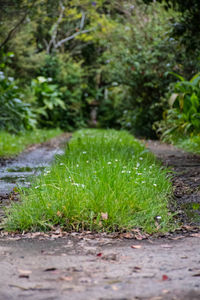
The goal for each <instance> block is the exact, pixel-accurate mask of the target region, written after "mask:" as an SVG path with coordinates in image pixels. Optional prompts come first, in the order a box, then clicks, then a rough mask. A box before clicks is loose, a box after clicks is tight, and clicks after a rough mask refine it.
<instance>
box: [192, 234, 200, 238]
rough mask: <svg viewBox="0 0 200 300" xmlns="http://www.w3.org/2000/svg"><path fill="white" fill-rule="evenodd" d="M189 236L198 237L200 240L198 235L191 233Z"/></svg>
mask: <svg viewBox="0 0 200 300" xmlns="http://www.w3.org/2000/svg"><path fill="white" fill-rule="evenodd" d="M190 236H193V237H198V238H200V233H192V234H190Z"/></svg>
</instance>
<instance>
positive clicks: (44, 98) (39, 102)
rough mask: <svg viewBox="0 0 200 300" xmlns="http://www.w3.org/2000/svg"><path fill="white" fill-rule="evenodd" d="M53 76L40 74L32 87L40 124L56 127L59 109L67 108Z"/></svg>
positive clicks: (33, 81)
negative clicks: (53, 82) (53, 81)
mask: <svg viewBox="0 0 200 300" xmlns="http://www.w3.org/2000/svg"><path fill="white" fill-rule="evenodd" d="M51 82H52V78H50V77H49V78H45V77H43V76H38V77H37V78H36V79H33V80H32V83H31V87H32V91H33V95H34V97H35V101H34V103H35V105H36V109H35V111H36V112H37V115H39V117H38V123H39V124H40V126H49V127H52V126H53V127H55V126H57V125H58V114H59V109H60V108H61V109H63V110H64V109H65V104H64V102H63V101H62V100H61V93H60V92H59V91H58V86H57V85H56V84H52V83H51Z"/></svg>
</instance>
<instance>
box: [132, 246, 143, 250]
mask: <svg viewBox="0 0 200 300" xmlns="http://www.w3.org/2000/svg"><path fill="white" fill-rule="evenodd" d="M131 248H133V249H141V248H142V246H140V245H131Z"/></svg>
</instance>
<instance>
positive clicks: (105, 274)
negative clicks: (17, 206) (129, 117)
mask: <svg viewBox="0 0 200 300" xmlns="http://www.w3.org/2000/svg"><path fill="white" fill-rule="evenodd" d="M147 146H148V147H149V148H150V149H151V150H152V151H153V152H154V153H155V154H156V155H157V156H158V157H159V158H160V159H162V160H163V163H164V164H165V165H167V166H171V169H172V171H173V172H176V173H174V176H173V182H174V193H175V203H177V207H176V209H178V211H179V219H182V220H183V221H184V223H185V226H184V227H182V228H181V229H180V231H179V232H180V233H179V234H178V233H177V234H169V235H167V236H165V237H164V238H155V237H154V238H153V237H151V238H149V239H147V240H141V241H139V240H135V239H131V235H128V234H127V235H122V236H121V237H119V236H117V235H116V236H112V237H110V238H109V237H108V236H107V235H104V234H99V235H94V234H91V233H82V234H76V233H72V234H63V233H62V232H61V231H60V230H58V231H57V232H53V233H51V234H42V233H33V234H24V235H13V236H10V235H7V234H6V233H5V232H2V233H1V234H0V270H1V273H0V300H7V299H9V300H10V299H11V300H15V299H17V300H18V299H19V300H21V299H22V300H23V299H31V300H33V299H36V300H40V299H41V300H45V299H46V300H47V299H48V300H51V299H52V300H53V299H56V300H57V299H58V300H65V299H70V300H71V299H72V300H79V299H80V300H85V299H87V300H90V299H91V300H111V299H112V300H133V299H151V300H159V299H166V300H167V299H168V300H170V299H174V300H175V299H181V300H197V299H200V250H199V245H200V243H199V242H200V231H199V230H198V228H195V227H191V226H190V224H191V223H193V224H194V225H197V224H198V222H199V220H196V219H195V220H193V218H191V216H189V215H188V209H186V212H185V211H184V208H183V205H188V204H190V205H192V206H193V205H194V203H195V204H196V203H197V204H198V203H199V198H198V186H199V183H200V182H199V174H200V159H199V157H198V156H193V155H189V154H186V153H184V152H182V151H180V150H177V149H175V148H174V147H171V146H168V145H164V144H160V143H157V142H152V141H148V143H147ZM194 211H195V212H194ZM194 213H195V214H196V215H198V207H197V206H196V207H193V208H192V216H193V215H194ZM139 238H140V236H138V239H139Z"/></svg>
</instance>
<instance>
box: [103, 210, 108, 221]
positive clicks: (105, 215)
mask: <svg viewBox="0 0 200 300" xmlns="http://www.w3.org/2000/svg"><path fill="white" fill-rule="evenodd" d="M101 218H102V220H108V213H107V212H106V213H103V212H102V213H101Z"/></svg>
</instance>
